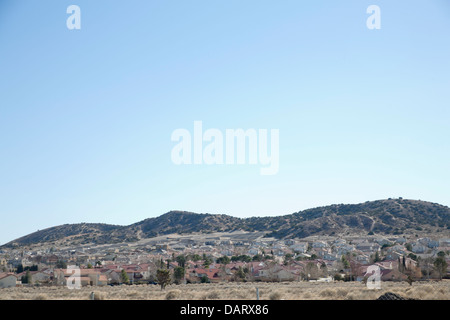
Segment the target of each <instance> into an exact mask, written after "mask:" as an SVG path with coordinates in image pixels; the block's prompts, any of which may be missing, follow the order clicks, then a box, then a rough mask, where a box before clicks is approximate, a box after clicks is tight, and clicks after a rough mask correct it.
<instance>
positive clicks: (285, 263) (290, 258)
mask: <svg viewBox="0 0 450 320" xmlns="http://www.w3.org/2000/svg"><path fill="white" fill-rule="evenodd" d="M291 261H292V254H290V253H286V255H285V256H284V262H283V264H284V265H285V266H287V265H288V264H289V262H291Z"/></svg>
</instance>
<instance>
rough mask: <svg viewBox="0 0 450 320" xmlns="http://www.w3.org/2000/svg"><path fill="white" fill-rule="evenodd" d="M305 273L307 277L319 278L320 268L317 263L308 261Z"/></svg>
mask: <svg viewBox="0 0 450 320" xmlns="http://www.w3.org/2000/svg"><path fill="white" fill-rule="evenodd" d="M305 275H306V276H307V279H308V280H309V279H317V278H318V277H319V268H317V264H315V263H314V262H308V264H307V265H306V267H305Z"/></svg>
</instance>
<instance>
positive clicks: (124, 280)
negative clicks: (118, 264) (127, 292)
mask: <svg viewBox="0 0 450 320" xmlns="http://www.w3.org/2000/svg"><path fill="white" fill-rule="evenodd" d="M120 281H121V282H122V283H126V284H128V283H129V282H130V279H129V278H128V274H127V272H126V271H125V270H124V269H122V271H121V272H120Z"/></svg>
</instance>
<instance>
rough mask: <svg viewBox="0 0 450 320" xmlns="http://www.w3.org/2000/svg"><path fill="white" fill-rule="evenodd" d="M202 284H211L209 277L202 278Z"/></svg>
mask: <svg viewBox="0 0 450 320" xmlns="http://www.w3.org/2000/svg"><path fill="white" fill-rule="evenodd" d="M200 282H201V283H209V279H208V277H207V276H202V277H201V278H200Z"/></svg>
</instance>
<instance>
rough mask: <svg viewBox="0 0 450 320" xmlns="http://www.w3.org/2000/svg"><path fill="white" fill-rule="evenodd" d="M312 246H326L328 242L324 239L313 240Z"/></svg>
mask: <svg viewBox="0 0 450 320" xmlns="http://www.w3.org/2000/svg"><path fill="white" fill-rule="evenodd" d="M312 247H313V248H326V247H328V244H327V243H326V242H325V241H314V242H313V243H312Z"/></svg>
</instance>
